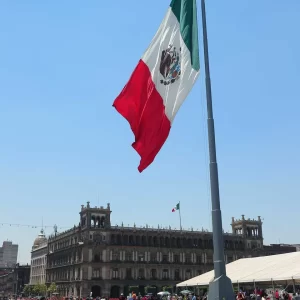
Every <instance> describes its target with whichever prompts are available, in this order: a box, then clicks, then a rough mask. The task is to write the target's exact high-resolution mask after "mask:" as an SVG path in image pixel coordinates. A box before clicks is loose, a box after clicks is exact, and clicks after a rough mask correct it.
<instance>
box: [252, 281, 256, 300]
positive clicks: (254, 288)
mask: <svg viewBox="0 0 300 300" xmlns="http://www.w3.org/2000/svg"><path fill="white" fill-rule="evenodd" d="M253 284H254V292H255V299H256V298H257V293H256V286H255V279H254V280H253Z"/></svg>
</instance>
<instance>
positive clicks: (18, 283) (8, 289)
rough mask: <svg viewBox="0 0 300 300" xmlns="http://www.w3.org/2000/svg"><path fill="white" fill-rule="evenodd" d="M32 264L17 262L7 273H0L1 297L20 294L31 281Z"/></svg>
mask: <svg viewBox="0 0 300 300" xmlns="http://www.w3.org/2000/svg"><path fill="white" fill-rule="evenodd" d="M29 276H30V266H29V265H19V264H17V265H16V266H15V267H14V268H13V269H11V270H9V272H7V273H6V274H3V275H0V298H2V299H3V298H5V297H10V296H12V295H19V294H20V293H22V291H23V289H24V286H25V285H26V284H28V283H29Z"/></svg>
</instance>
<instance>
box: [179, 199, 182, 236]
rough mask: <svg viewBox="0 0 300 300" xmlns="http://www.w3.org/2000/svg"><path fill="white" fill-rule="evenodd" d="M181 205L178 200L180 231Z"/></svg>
mask: <svg viewBox="0 0 300 300" xmlns="http://www.w3.org/2000/svg"><path fill="white" fill-rule="evenodd" d="M180 211H181V205H180V201H179V225H180V231H182V227H181V212H180Z"/></svg>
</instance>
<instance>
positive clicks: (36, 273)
mask: <svg viewBox="0 0 300 300" xmlns="http://www.w3.org/2000/svg"><path fill="white" fill-rule="evenodd" d="M47 253H48V240H47V238H46V236H45V233H44V230H43V229H42V230H41V232H40V234H39V235H38V237H37V238H36V239H35V240H34V243H33V246H32V251H31V270H30V285H35V284H43V283H45V282H46V266H47Z"/></svg>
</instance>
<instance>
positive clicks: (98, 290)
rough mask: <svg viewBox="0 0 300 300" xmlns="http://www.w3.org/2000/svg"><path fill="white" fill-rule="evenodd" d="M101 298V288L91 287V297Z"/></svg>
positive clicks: (97, 286)
mask: <svg viewBox="0 0 300 300" xmlns="http://www.w3.org/2000/svg"><path fill="white" fill-rule="evenodd" d="M100 296H101V287H100V286H99V285H93V286H92V297H93V298H96V297H100Z"/></svg>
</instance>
